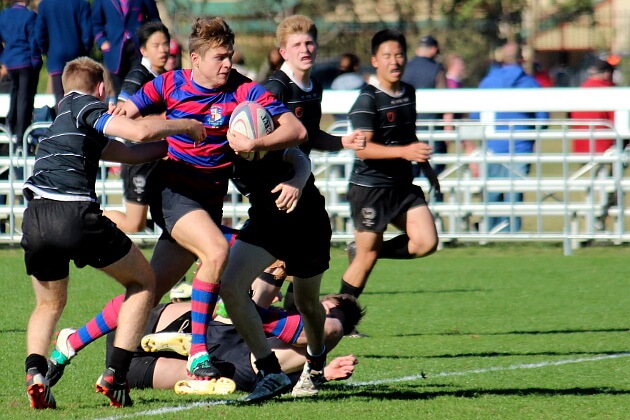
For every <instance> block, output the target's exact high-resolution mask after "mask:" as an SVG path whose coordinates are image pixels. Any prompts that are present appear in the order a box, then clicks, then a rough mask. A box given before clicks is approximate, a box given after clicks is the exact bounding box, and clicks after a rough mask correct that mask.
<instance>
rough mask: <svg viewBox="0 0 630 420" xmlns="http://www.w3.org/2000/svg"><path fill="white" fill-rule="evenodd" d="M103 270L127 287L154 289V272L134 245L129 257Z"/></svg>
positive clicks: (128, 254)
mask: <svg viewBox="0 0 630 420" xmlns="http://www.w3.org/2000/svg"><path fill="white" fill-rule="evenodd" d="M101 270H102V271H103V272H105V273H106V274H108V275H109V276H111V277H113V278H114V279H116V280H117V281H118V282H119V283H120V284H122V285H123V286H125V287H129V286H132V285H140V286H142V288H151V289H153V288H154V286H155V276H154V274H153V270H152V269H151V266H150V265H149V262H148V261H147V259H146V258H145V257H144V255H143V254H142V252H141V251H140V249H138V247H137V246H136V245H134V244H132V245H131V248H130V249H129V252H128V253H127V255H125V256H124V257H122V258H121V259H119V260H118V261H116V262H115V263H113V264H110V265H108V266H107V267H103V268H101Z"/></svg>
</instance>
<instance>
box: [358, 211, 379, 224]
mask: <svg viewBox="0 0 630 420" xmlns="http://www.w3.org/2000/svg"><path fill="white" fill-rule="evenodd" d="M375 219H376V209H375V208H373V207H363V208H362V209H361V224H362V225H363V226H365V227H372V226H374V224H375Z"/></svg>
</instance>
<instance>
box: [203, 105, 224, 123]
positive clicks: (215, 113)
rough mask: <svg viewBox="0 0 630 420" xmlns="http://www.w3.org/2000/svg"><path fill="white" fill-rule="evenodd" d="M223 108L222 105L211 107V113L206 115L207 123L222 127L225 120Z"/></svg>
mask: <svg viewBox="0 0 630 420" xmlns="http://www.w3.org/2000/svg"><path fill="white" fill-rule="evenodd" d="M222 113H223V109H222V108H221V107H220V106H216V105H214V106H212V107H210V114H208V115H207V116H206V121H205V123H206V125H209V126H210V127H220V126H221V123H222V122H223V114H222Z"/></svg>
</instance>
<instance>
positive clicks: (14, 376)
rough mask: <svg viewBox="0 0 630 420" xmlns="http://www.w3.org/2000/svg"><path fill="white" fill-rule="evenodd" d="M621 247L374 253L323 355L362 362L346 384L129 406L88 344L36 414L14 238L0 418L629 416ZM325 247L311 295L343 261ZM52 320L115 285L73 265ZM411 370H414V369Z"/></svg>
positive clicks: (79, 309) (74, 314)
mask: <svg viewBox="0 0 630 420" xmlns="http://www.w3.org/2000/svg"><path fill="white" fill-rule="evenodd" d="M628 255H629V250H628V248H623V247H602V248H587V249H582V250H579V251H577V252H575V254H574V256H572V257H565V256H563V255H562V249H561V248H560V247H558V246H554V245H549V244H546V245H533V244H530V245H508V244H503V245H495V246H487V247H479V246H476V247H474V246H471V247H459V248H447V249H444V250H442V251H439V252H438V253H437V254H436V255H434V256H432V257H430V258H427V259H425V260H416V261H402V262H401V261H397V262H396V261H391V260H383V261H381V262H379V264H378V265H377V267H376V269H375V270H374V272H373V275H372V277H371V279H370V282H369V285H368V287H367V289H366V291H365V293H364V294H363V296H362V297H361V301H362V303H363V304H364V305H365V306H366V307H367V310H368V314H367V316H366V318H365V320H364V322H363V323H362V324H361V328H360V330H361V331H362V332H365V333H367V334H368V335H369V337H368V338H364V339H344V340H343V341H342V342H341V344H340V345H339V346H338V347H337V348H336V349H335V350H334V351H333V352H332V354H331V356H336V355H343V354H348V353H353V354H354V355H356V356H357V357H358V359H359V361H360V363H359V365H358V366H357V370H356V373H355V375H354V376H353V378H352V379H351V380H350V381H346V382H345V383H344V382H337V383H331V384H329V385H328V386H327V387H326V389H325V391H323V392H322V393H321V394H320V397H318V398H317V399H314V400H299V401H296V400H293V399H292V398H290V397H283V398H280V399H278V400H275V401H272V402H269V403H267V404H264V405H261V406H240V405H237V404H233V403H231V402H230V401H228V400H232V399H233V398H238V397H239V396H241V395H242V394H238V393H237V394H234V395H233V396H229V398H220V397H195V396H182V395H176V394H175V393H174V392H171V391H159V390H143V391H133V394H132V396H133V398H134V401H135V405H134V407H133V408H129V409H114V408H111V407H108V406H107V404H106V402H107V400H106V398H104V397H103V396H102V395H100V394H97V393H95V392H94V382H95V381H96V378H97V377H98V375H99V374H100V373H101V371H102V370H103V368H104V364H103V360H104V342H100V343H95V344H94V345H92V346H89V347H87V348H86V349H85V350H84V351H82V352H81V353H80V355H79V356H78V357H77V358H76V359H75V360H74V361H73V362H72V364H71V365H70V367H68V369H66V375H65V376H64V378H63V379H62V380H61V382H60V383H59V384H58V385H57V386H56V387H55V388H54V391H55V397H56V398H57V403H58V407H59V408H58V409H57V410H55V411H52V410H51V411H46V412H34V411H33V410H31V409H30V408H29V407H28V402H27V397H26V394H25V391H24V369H23V363H24V356H25V349H24V341H25V327H26V323H27V319H28V316H29V314H30V311H31V310H32V305H33V294H32V291H31V286H30V282H29V280H28V278H27V277H26V276H25V275H24V269H23V263H22V253H21V251H20V250H19V249H4V250H1V251H0V278H1V279H2V280H1V281H2V286H3V290H4V291H5V292H4V294H3V296H4V300H5V302H4V304H3V305H1V306H0V319H1V320H2V325H1V327H0V328H1V334H0V349H1V350H0V360H1V361H2V365H1V366H2V369H3V374H2V375H1V376H0V406H1V407H3V408H4V409H3V410H2V412H0V418H2V419H4V418H7V419H8V418H12V419H13V418H15V419H18V418H19V419H22V418H24V419H26V418H38V419H48V418H77V419H95V418H134V417H141V418H160V419H193V418H230V419H241V418H242V419H245V418H247V419H251V418H274V419H285V418H286V419H289V418H291V419H293V418H301V419H311V418H312V419H321V418H333V419H337V418H339V419H341V418H344V419H349V418H356V419H364V418H379V419H380V418H382V419H390V418H400V419H410V418H431V419H445V418H448V419H470V418H479V419H485V418H506V419H627V418H630V321H629V315H630V312H629V308H630V290H629V289H630V287H629V286H630V276H629V274H630V265H629V263H628ZM346 264H347V263H346V261H345V256H344V255H343V253H342V251H341V250H339V249H334V250H333V260H332V265H331V269H330V270H329V271H328V272H327V273H326V276H325V279H324V283H323V286H322V293H329V292H336V291H337V290H338V288H339V278H340V276H341V273H342V272H343V270H344V269H345V266H346ZM72 276H73V277H72V280H71V290H70V296H69V304H68V307H67V308H66V311H65V313H64V315H63V317H62V319H61V322H60V327H68V326H74V327H76V326H78V325H80V324H81V323H82V322H83V321H85V320H87V319H88V318H89V317H91V316H92V315H93V314H94V313H96V311H98V310H100V308H101V307H102V305H103V304H104V303H105V302H106V301H107V300H108V299H109V298H111V297H113V296H114V295H115V294H117V293H119V292H120V289H119V288H118V287H117V286H116V285H115V284H114V283H113V282H112V281H109V280H107V279H105V277H104V276H103V275H101V274H100V273H98V272H96V271H95V270H93V269H89V268H88V269H84V270H73V272H72ZM423 376H426V377H424V378H423Z"/></svg>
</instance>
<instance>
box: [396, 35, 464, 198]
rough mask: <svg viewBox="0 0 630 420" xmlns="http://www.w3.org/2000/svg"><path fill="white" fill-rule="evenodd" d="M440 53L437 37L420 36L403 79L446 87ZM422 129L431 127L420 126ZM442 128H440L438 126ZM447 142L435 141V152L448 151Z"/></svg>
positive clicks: (432, 116)
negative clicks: (414, 54)
mask: <svg viewBox="0 0 630 420" xmlns="http://www.w3.org/2000/svg"><path fill="white" fill-rule="evenodd" d="M439 54H440V46H439V44H438V41H437V39H435V38H434V37H433V36H431V35H425V36H423V37H422V38H420V42H419V43H418V47H417V48H416V56H415V57H413V58H412V59H411V60H409V63H407V66H406V67H405V73H404V74H403V77H402V81H403V82H405V83H409V84H410V85H411V86H413V87H414V88H415V89H436V88H437V89H442V88H446V87H447V85H446V72H445V71H444V67H443V66H442V64H441V63H438V62H437V61H436V58H437V56H438V55H439ZM416 118H417V119H418V120H442V119H443V120H444V121H451V120H452V119H453V116H452V114H437V113H418V115H417V117H416ZM418 129H420V130H427V129H429V128H427V127H422V126H419V127H418ZM438 129H440V128H438ZM446 148H447V144H446V142H444V141H436V142H434V143H433V152H434V153H436V154H441V153H446ZM444 168H445V166H444V165H435V167H434V171H435V173H436V174H439V173H440V172H442V171H443V170H444ZM418 174H419V171H418V167H417V166H414V175H418ZM435 199H436V201H442V200H443V197H442V195H441V194H440V193H436V195H435Z"/></svg>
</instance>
